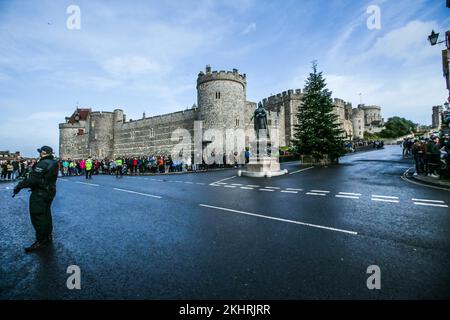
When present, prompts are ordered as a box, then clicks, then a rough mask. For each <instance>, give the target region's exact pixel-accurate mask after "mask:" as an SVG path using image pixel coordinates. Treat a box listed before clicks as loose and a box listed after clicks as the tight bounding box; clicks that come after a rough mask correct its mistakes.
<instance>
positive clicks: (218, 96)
mask: <svg viewBox="0 0 450 320" xmlns="http://www.w3.org/2000/svg"><path fill="white" fill-rule="evenodd" d="M216 99H217V100H218V99H220V91H216Z"/></svg>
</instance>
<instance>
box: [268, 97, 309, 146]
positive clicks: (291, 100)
mask: <svg viewBox="0 0 450 320" xmlns="http://www.w3.org/2000/svg"><path fill="white" fill-rule="evenodd" d="M302 98H303V94H302V93H301V90H300V89H297V90H295V91H294V90H288V91H284V92H283V93H279V94H277V95H273V96H270V97H268V98H266V99H263V101H262V103H263V106H264V108H266V110H268V111H269V112H270V116H272V114H273V118H272V119H271V120H272V121H271V122H272V125H273V126H278V129H279V139H280V146H289V145H291V143H292V139H293V138H294V133H295V128H294V126H295V125H296V124H297V114H298V110H299V108H300V107H301V105H302Z"/></svg>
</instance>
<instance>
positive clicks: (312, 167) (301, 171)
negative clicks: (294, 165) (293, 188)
mask: <svg viewBox="0 0 450 320" xmlns="http://www.w3.org/2000/svg"><path fill="white" fill-rule="evenodd" d="M312 168H314V167H309V168H305V169H300V170H297V171H294V172H291V173H289V174H295V173H299V172H302V171H306V170H309V169H312Z"/></svg>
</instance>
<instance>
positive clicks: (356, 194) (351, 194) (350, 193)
mask: <svg viewBox="0 0 450 320" xmlns="http://www.w3.org/2000/svg"><path fill="white" fill-rule="evenodd" d="M339 194H344V195H346V196H361V193H352V192H339Z"/></svg>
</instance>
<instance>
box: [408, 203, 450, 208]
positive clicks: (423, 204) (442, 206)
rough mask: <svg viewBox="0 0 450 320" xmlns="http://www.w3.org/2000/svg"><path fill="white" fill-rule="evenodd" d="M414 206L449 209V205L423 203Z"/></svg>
mask: <svg viewBox="0 0 450 320" xmlns="http://www.w3.org/2000/svg"><path fill="white" fill-rule="evenodd" d="M414 204H416V205H419V206H429V207H441V208H448V205H446V204H435V203H423V202H414Z"/></svg>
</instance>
